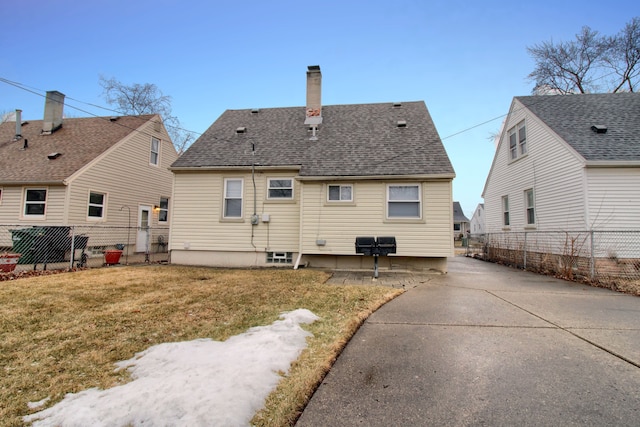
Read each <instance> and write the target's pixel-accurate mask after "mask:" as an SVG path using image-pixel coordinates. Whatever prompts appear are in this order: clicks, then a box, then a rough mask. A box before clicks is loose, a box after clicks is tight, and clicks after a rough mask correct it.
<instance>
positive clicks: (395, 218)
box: [385, 182, 423, 221]
mask: <svg viewBox="0 0 640 427" xmlns="http://www.w3.org/2000/svg"><path fill="white" fill-rule="evenodd" d="M391 187H418V200H393V201H390V200H389V189H390V188H391ZM406 202H413V203H416V202H417V203H418V213H419V214H418V216H389V203H406ZM422 210H423V208H422V184H421V183H415V182H408V183H393V184H387V191H386V200H385V219H386V220H387V221H421V220H422Z"/></svg>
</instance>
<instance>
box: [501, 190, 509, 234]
mask: <svg viewBox="0 0 640 427" xmlns="http://www.w3.org/2000/svg"><path fill="white" fill-rule="evenodd" d="M502 225H504V226H505V227H506V226H509V225H510V223H509V196H502Z"/></svg>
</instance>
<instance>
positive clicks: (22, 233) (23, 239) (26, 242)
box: [9, 227, 44, 264]
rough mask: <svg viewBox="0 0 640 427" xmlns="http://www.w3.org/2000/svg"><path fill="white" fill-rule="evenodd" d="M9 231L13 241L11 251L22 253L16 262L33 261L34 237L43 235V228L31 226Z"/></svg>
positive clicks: (26, 262)
mask: <svg viewBox="0 0 640 427" xmlns="http://www.w3.org/2000/svg"><path fill="white" fill-rule="evenodd" d="M9 231H10V232H11V240H12V241H13V252H15V253H17V254H21V255H22V256H21V257H20V260H19V261H18V264H33V263H34V262H35V245H36V239H37V238H38V237H39V236H42V235H44V230H43V229H42V228H41V227H32V228H21V229H18V230H9Z"/></svg>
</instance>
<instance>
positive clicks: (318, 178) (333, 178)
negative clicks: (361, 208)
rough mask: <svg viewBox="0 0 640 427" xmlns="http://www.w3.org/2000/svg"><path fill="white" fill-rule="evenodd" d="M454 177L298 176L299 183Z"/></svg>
mask: <svg viewBox="0 0 640 427" xmlns="http://www.w3.org/2000/svg"><path fill="white" fill-rule="evenodd" d="M455 177H456V174H455V173H443V174H424V175H325V176H299V177H298V180H300V181H329V180H330V181H355V180H385V179H387V180H389V179H393V180H449V179H453V178H455Z"/></svg>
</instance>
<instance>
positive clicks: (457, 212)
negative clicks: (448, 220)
mask: <svg viewBox="0 0 640 427" xmlns="http://www.w3.org/2000/svg"><path fill="white" fill-rule="evenodd" d="M453 222H469V218H467V217H466V216H464V212H463V211H462V206H460V202H453Z"/></svg>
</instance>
